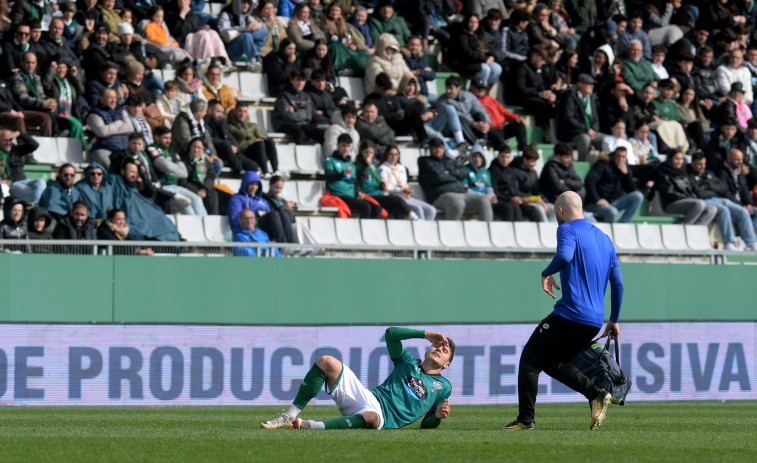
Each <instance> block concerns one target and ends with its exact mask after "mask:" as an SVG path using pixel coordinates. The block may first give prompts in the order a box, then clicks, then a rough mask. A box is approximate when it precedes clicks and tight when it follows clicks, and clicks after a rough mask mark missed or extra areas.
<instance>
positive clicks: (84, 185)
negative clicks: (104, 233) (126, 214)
mask: <svg viewBox="0 0 757 463" xmlns="http://www.w3.org/2000/svg"><path fill="white" fill-rule="evenodd" d="M74 191H76V192H77V193H78V197H79V199H80V200H81V201H84V202H85V203H87V210H89V211H91V212H92V214H91V215H90V216H91V217H92V218H94V219H95V220H102V219H104V218H105V216H106V214H107V213H108V209H110V208H112V207H113V203H114V201H115V197H114V194H113V186H112V185H111V184H110V183H109V182H108V172H107V171H106V170H105V168H104V167H103V166H101V165H100V164H98V163H96V162H91V163H90V164H89V165H88V166H87V168H86V169H84V178H82V179H81V180H79V181H78V182H76V183H75V184H74Z"/></svg>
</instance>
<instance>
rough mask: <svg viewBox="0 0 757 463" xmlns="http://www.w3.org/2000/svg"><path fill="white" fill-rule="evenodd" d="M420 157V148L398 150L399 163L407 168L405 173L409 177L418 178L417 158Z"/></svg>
mask: <svg viewBox="0 0 757 463" xmlns="http://www.w3.org/2000/svg"><path fill="white" fill-rule="evenodd" d="M422 155H423V153H422V152H421V150H420V148H411V147H402V148H401V149H400V163H401V164H402V165H403V166H405V167H407V173H408V174H409V175H410V176H411V177H417V176H418V158H419V157H421V156H422Z"/></svg>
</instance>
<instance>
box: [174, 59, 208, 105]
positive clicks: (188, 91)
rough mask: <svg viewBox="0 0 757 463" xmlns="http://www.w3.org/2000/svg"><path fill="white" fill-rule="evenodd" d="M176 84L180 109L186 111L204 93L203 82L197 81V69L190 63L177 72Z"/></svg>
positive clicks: (180, 67) (183, 65)
mask: <svg viewBox="0 0 757 463" xmlns="http://www.w3.org/2000/svg"><path fill="white" fill-rule="evenodd" d="M176 83H177V84H178V85H179V91H178V93H177V95H176V98H177V99H178V100H179V108H180V109H181V110H182V111H186V110H187V109H188V108H189V103H191V102H192V100H194V99H195V98H197V97H198V96H199V94H200V93H201V92H202V85H203V83H202V81H201V80H199V79H195V69H194V68H193V67H192V65H191V64H189V63H184V64H182V65H181V66H179V68H178V69H177V70H176Z"/></svg>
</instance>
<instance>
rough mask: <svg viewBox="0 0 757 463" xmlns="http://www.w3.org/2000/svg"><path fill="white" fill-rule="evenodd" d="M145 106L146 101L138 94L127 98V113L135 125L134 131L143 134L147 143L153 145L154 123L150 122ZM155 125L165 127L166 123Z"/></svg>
mask: <svg viewBox="0 0 757 463" xmlns="http://www.w3.org/2000/svg"><path fill="white" fill-rule="evenodd" d="M153 107H154V106H153ZM145 108H146V106H145V101H144V100H143V99H142V98H141V97H140V96H138V95H129V98H127V99H126V113H127V114H128V115H129V122H130V123H131V125H132V126H133V127H134V132H135V133H140V134H142V137H143V138H144V139H145V143H147V144H148V145H151V144H152V142H153V137H152V124H151V123H150V122H148V120H147V116H145ZM153 120H155V119H153ZM155 126H156V127H159V126H160V127H163V126H164V125H163V124H162V123H161V124H155Z"/></svg>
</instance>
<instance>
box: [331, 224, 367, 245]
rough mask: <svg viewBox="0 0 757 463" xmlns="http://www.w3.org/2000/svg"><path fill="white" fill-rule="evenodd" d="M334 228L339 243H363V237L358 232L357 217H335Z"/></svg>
mask: <svg viewBox="0 0 757 463" xmlns="http://www.w3.org/2000/svg"><path fill="white" fill-rule="evenodd" d="M334 228H335V229H336V239H337V241H339V243H340V244H346V245H348V246H354V245H360V244H363V237H362V234H361V233H360V220H358V219H336V220H335V221H334Z"/></svg>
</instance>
